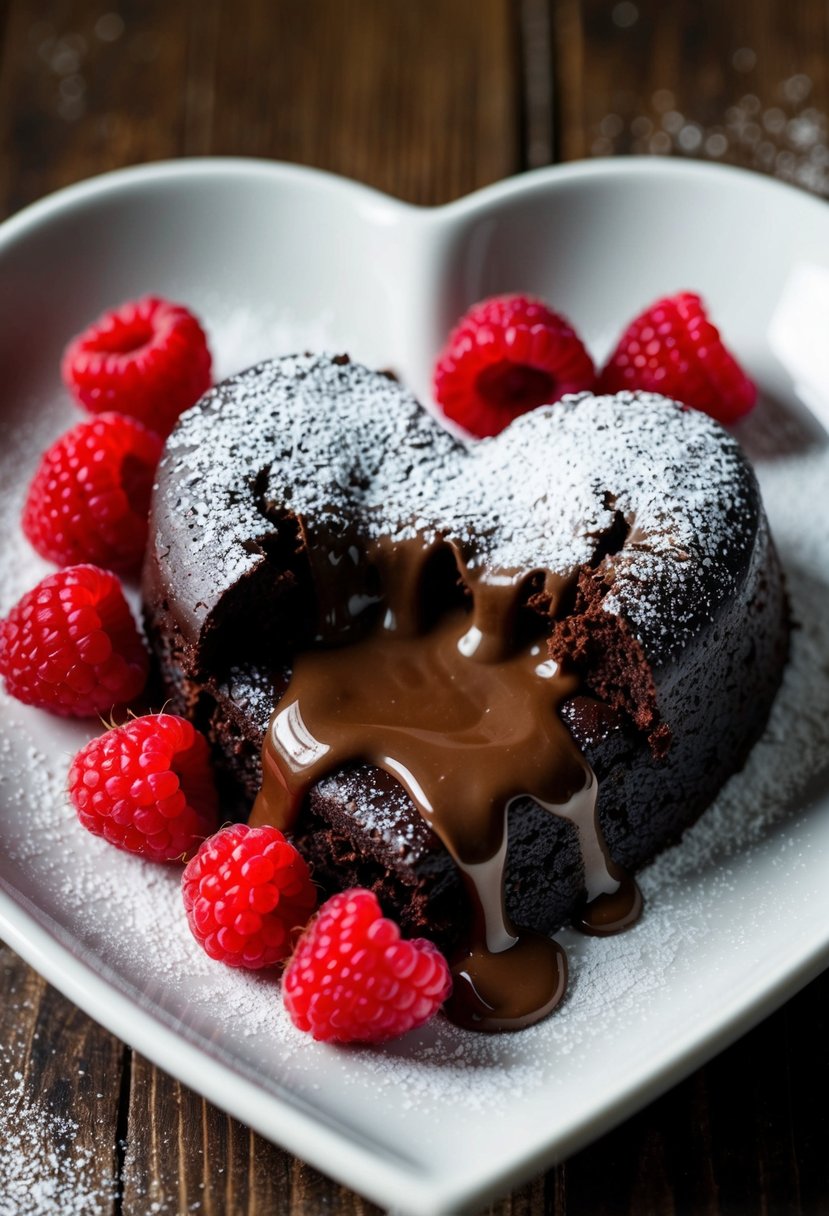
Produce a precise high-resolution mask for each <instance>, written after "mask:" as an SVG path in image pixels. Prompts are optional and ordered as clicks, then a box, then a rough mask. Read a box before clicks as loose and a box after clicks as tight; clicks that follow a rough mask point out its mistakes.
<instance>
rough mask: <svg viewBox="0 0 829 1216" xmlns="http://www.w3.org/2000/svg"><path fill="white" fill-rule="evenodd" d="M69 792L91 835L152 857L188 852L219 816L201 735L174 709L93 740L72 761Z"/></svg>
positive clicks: (171, 858)
mask: <svg viewBox="0 0 829 1216" xmlns="http://www.w3.org/2000/svg"><path fill="white" fill-rule="evenodd" d="M69 797H70V799H71V801H72V805H73V806H74V808H75V810H76V811H77V812H78V819H79V820H80V821H81V823H82V824H83V826H84V827H85V828H86V829H87V830H88V831H90V832H92V833H93V835H95V836H103V838H104V839H105V840H108V841H109V843H110V844H114V845H115V846H116V847H117V848H119V849H125V850H126V851H127V852H128V853H141V854H142V855H143V856H144V857H149V858H150V860H151V861H176V860H181V859H183V858H184V857H186V856H189V855H190V854H191V853H192V852H193V850H194V849H195V848H196V846H197V845H198V844H199V843H200V842H201V841H202V840H204V838H205V836H208V835H209V834H210V833H211V832H214V831H215V830H216V824H217V822H218V798H217V795H216V787H215V785H214V783H213V773H212V770H211V768H210V757H209V754H208V749H207V741H206V740H205V738H204V736H203V735H200V734H199V733H198V731H197V730H195V729H194V727H193V726H192V724H191V723H190V722H188V721H187V720H186V719H185V718H178V717H176V716H175V715H174V714H146V715H145V716H144V717H143V718H132V719H131V720H130V721H129V722H127V723H126V724H125V725H124V726H118V727H115V728H114V729H113V730H108V731H107V732H106V734H103V735H99V736H98V738H97V739H92V740H91V742H89V743H87V745H86V747H82V748H81V750H80V751H79V752H78V754H77V756H76V757H75V759H74V760H73V761H72V767H71V768H70V770H69Z"/></svg>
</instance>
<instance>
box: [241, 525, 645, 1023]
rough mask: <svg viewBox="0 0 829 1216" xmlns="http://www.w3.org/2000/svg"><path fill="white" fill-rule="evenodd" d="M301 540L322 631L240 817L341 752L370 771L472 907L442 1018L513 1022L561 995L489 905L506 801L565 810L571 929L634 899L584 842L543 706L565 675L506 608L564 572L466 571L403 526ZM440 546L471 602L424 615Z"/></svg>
mask: <svg viewBox="0 0 829 1216" xmlns="http://www.w3.org/2000/svg"><path fill="white" fill-rule="evenodd" d="M309 552H316V554H317V556H316V557H315V558H314V559H313V560H314V575H315V578H314V582H315V586H316V587H317V588H318V589H319V593H318V604H319V618H320V619H319V627H318V628H319V636H318V640H319V641H320V642H324V641H328V642H331V641H334V642H339V643H340V644H339V645H334V646H333V647H329V648H322V647H321V648H319V649H313V650H308V651H306V652H304V653H302V654H300V655H299V656H297V658H296V659H295V662H294V668H293V674H292V677H291V681H290V684H289V686H288V689H287V691H286V692H285V694H284V696H283V698H282V700H281V701H280V703H279V705H278V707H277V709H276V710H275V712H274V714H273V716H272V718H271V722H270V725H269V727H268V731H267V733H266V736H265V743H264V747H263V770H264V778H263V785H262V789H261V792H260V794H259V797H258V798H257V800H256V804H255V806H254V809H253V813H252V815H251V818H250V822H251V824H254V825H261V824H266V823H267V824H273V825H275V826H277V827H279V828H281V829H283V830H290V829H291V827H292V826H293V824H294V823H295V822H296V818H297V816H298V814H299V812H300V809H301V807H302V805H303V802H304V800H305V797H306V795H307V794H308V792H309V790H310V789H311V787H312V786H313V785H315V784H316V783H317V782H318V781H320V780H321V779H322V778H323V777H325V776H326V775H328V774H329V773H331V772H334V771H336V770H338V769H341V768H343V767H345V766H347V765H348V764H351V763H353V762H355V761H366V762H370V763H373V764H376V765H377V766H378V767H379V768H382V769H385V770H386V772H388V773H390V774H391V775H392V776H393V777H395V778H396V779H397V780H398V781H399V782H400V783H401V785H402V786H403V787H404V788H405V790H406V791H407V793H408V794H409V796H410V797H411V799H412V801H413V803H414V804H415V806H416V807H417V809H418V811H419V812H420V814H421V815H422V816H423V817H424V819H425V820H426V821H427V822H428V823H429V825H430V827H431V828H432V829H433V830H434V831H435V833H436V834H437V836H438V837H439V838H440V840H441V841H442V842H443V844H444V846H445V847H446V848H447V850H448V851H449V853H450V854H451V856H452V858H453V859H454V861H455V864H456V865H457V867H458V869H459V871H460V873H461V876H462V878H463V881H464V885H465V887H466V890H467V893H468V896H469V900H470V904H471V907H472V911H473V918H472V929H471V932H470V935H469V939H468V941H467V942H466V944H465V947H464V949H463V950H462V952H461V955H460V957H458V958H457V959H455V960H454V963H453V968H452V970H453V976H454V989H453V993H452V996H451V997H450V999H449V1002H448V1003H447V1006H446V1011H447V1013H448V1015H449V1016H450V1017H451V1018H452V1020H453V1021H455V1022H457V1023H458V1024H460V1025H462V1026H467V1027H470V1028H474V1029H478V1030H513V1029H519V1028H521V1027H523V1026H527V1025H530V1024H531V1023H533V1022H535V1021H538V1020H539V1019H540V1018H542V1017H544V1016H545V1015H546V1014H547V1013H549V1012H550V1011H551V1010H552V1009H553V1008H554V1007H555V1006H556V1005H557V1004H558V1003H559V1001H560V1000H561V998H562V996H563V994H564V990H565V987H566V981H567V960H566V956H565V954H564V951H563V950H562V949H561V947H560V946H559V945H558V944H557V943H556V942H554V941H553V940H552V939H551V938H548V937H546V936H544V935H543V934H538V933H535V932H532V931H530V930H527V929H523V928H521V927H520V926H516V925H514V924H513V923H512V922H511V920H510V918H509V917H508V915H507V913H506V908H505V904H504V867H505V862H506V854H507V843H508V842H507V811H508V808H509V806H510V804H511V803H512V802H513V800H515V799H517V798H520V797H522V796H529V797H531V798H533V799H534V800H535V801H536V802H537V803H538V804H539V805H541V806H542V807H544V809H545V810H547V811H549V812H550V813H551V814H553V815H559V816H562V817H563V818H566V819H569V820H571V821H572V823H573V824H574V826H575V828H576V831H577V834H578V839H579V844H580V848H581V855H582V861H583V865H584V874H585V889H586V898H585V904H584V907H583V910H582V915H581V919H580V922H579V927H580V928H582V929H583V930H584V931H585V932H588V933H596V934H606V933H612V932H616V931H618V930H620V929H623V928H625V927H627V926H628V925H629V924H631V923H633V921H634V920H635V919H636V918H637V916H638V915H639V911H640V909H641V897H640V895H639V891H638V888H637V886H636V884H635V882H634V881H633V880H632V879H631V878H630V877H629V876H628V875H626V874H625V873H623V872H622V871H621V870H620V869H619V868H618V867H617V866H615V865H614V863H613V862H612V861H611V860H610V857H609V855H608V852H607V849H606V846H605V843H604V840H603V838H602V835H601V831H600V829H599V825H598V821H597V817H596V795H597V781H596V778H595V776H594V774H593V772H592V770H591V769H590V766H589V765H588V764H587V761H586V760H585V759H584V757H583V756H582V755H581V752H580V751H579V749H578V748H577V747H576V744H575V743H574V741H573V739H572V737H571V735H570V733H569V731H568V730H567V728H566V727H565V725H564V724H563V722H562V721H561V719H560V717H559V715H558V708H559V706H560V704H561V702H562V701H563V700H564V699H565V698H566V697H568V696H571V695H572V694H573V693H574V692H575V691H576V689H577V687H578V684H579V681H578V678H577V677H576V676H574V675H570V674H565V673H563V672H562V671H561V670H560V668H559V666H558V664H557V663H555V662H554V661H553V660H551V659H550V658H548V657H547V653H546V646H545V638H544V636H543V633H542V632H541V629H542V625H543V619H542V618H541V617H540V616H537V615H536V616H535V621H536V628H535V631H534V632H533V631H528V630H527V628H526V623H527V622H526V621H525V620H522V616H521V608H522V605H523V604H525V603H526V599H527V595H528V589H531V588H537V589H538V590H537V591H536V594H539V595H541V596H543V598H544V600H545V602H546V605H547V608H546V613H545V617H544V619H546V620H549V616H550V615H552V614H554V613H555V611H556V608H557V605H558V603H559V601H560V599H561V596H562V593H563V592H564V591H565V590H566V589H567V585H568V580H567V579H564V578H561V577H558V576H553V575H551V574H550V573H548V572H539V571H532V572H510V571H505V572H501V573H493V572H492V571H485V572H478V571H475V570H471V569H470V568H469V567H468V566H467V565H466V564H465V563H464V562H463V560H462V558H461V556H460V554H459V553H458V552H457V551H456V550H455V549H454V547H452V546H450V545H449V544H447V543H446V542H442V541H437V542H425V541H423V540H422V539H420V538H415V539H412V540H406V541H397V542H393V541H391V540H388V539H385V540H379V541H376V542H374V543H373V544H372V545H371V546H370V547H369V550H368V552H367V553H366V554H365V560H363V559H362V558H361V556H360V554H361V552H364V550H361V548H360V547H359V546H356V545H352V544H348V543H345V544H342V543H341V544H340V545H339V547H338V548H337V550H336V551H335V550H334V549H333V548H332V547H331V546H324V547H322V548H321V549H320V548H319V547H317V546H314V547H313V548H310V547H309ZM447 558H448V559H449V560H450V561H454V563H455V565H456V581H457V577H458V576H459V579H460V584H462V585H463V586H464V587H466V588H467V589H468V591H469V593H470V594H471V599H472V605H471V612H470V611H469V610H468V607H467V606H464V604H463V603H459V604H458V605H457V606H454V607H450V608H448V609H447V610H445V611H442V612H441V613H440V614H439V615H437V616H435V617H434V619H431V616H430V608H432V613H434V608H433V607H432V597H431V596H430V595H429V594H428V588H429V571H430V568H434V564H435V563H440V562H441V561H444V564H445V559H447ZM332 575H333V577H332ZM460 584H459V585H460ZM371 606H376V607H377V609H378V610H379V611H380V614H381V615H380V619H379V620H378V621H377V623H376V624H375V626H374V628H372V629H371V631H370V632H369V633H367V634H366V635H365V636H363V637H361V638H359V639H358V640H356V641H355V640H349V641H348V644H345V645H343V644H342V643H343V642H344V641H345V640H346V638H347V637H348V634H349V631H350V632H351V635H352V638H353V630H354V622H355V618H356V617H357V616H358V615H359V614H360V613H362V612H364V611H365V610H366V608H368V607H371ZM441 606H442V607H445V606H444V605H441ZM525 615H533V614H525Z"/></svg>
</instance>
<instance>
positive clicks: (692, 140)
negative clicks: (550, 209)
mask: <svg viewBox="0 0 829 1216" xmlns="http://www.w3.org/2000/svg"><path fill="white" fill-rule="evenodd" d="M553 12H554V37H555V41H556V45H557V47H558V54H557V57H556V78H557V81H558V99H559V106H558V115H559V130H558V147H559V152H560V156H561V159H563V160H573V159H578V158H579V157H584V156H590V155H595V154H600V155H609V154H619V153H628V152H637V153H652V152H657V153H670V152H673V153H678V154H680V155H707V156H709V157H711V158H714V159H721V160H723V161H728V162H732V163H736V164H742V165H746V166H749V167H752V168H760V169H767V170H771V169H774V168H775V165H774V163H773V160H772V161H769V160H767V159H764V158H765V157H766V156H767V149H763V150H762V151H761V145H762V144H763V143H764V142H765V143H769V142H771V143H772V144H775V143H777V142H780V141H776V140H774V139H773V138H772V139H769V135H770V133H769V132H768V131H767V130H765V129H764V127H763V123H762V119H763V111H766V110H768V109H772V108H779V109H780V110H781V112H782V113H783V114H784V116H785V117H789V116H791V115H792V113H794V112H795V110H797V109H803V108H804V107H806V106H809V107H813V108H814V110H815V112H816V113H818V114H822V115H824V116H825V115H826V113H827V111H829V70H828V69H827V65H828V64H829V5H826V4H822V3H818V2H809V0H799V2H796V3H786V4H784V3H772V2H770V0H769V2H766V3H756V0H729V2H728V3H727V4H723V3H721V0H677V2H676V3H671V4H664V3H662V2H661V0H637V3H636V4H633V3H631V2H630V0H622V2H621V3H606V2H605V0H558V2H557V3H555V4H554V5H553ZM793 78H795V79H794V80H793ZM743 101H745V102H746V118H747V120H748V119H750V120H751V121H753V122H754V123H756V124H757V127H758V130H757V131H756V132H754V131H749V132H748V133H747V135H748V138H746V137H745V136H746V132H742V134H740V133H739V130H738V129H737V128H738V126H739V124H738V123H736V122H733V123H731V124H730V123H729V120H728V115H729V111H731V110H732V109H733V108H734V107H739V106H740V103H741V102H743ZM737 117H739V116H737ZM683 127H684V128H685V140H686V142H687V145H688V146H687V147H683V144H682V142H681V140H680V139H679V136H680V135H681V133H682V130H683ZM697 134H699V135H700V137H701V138H700V142H699V143H697V142H696V137H697ZM712 134H721V135H723V136H724V137H725V139H726V141H727V146H726V147H725V148H724V149H722V150H721V151H718V150H717V149H718V148H719V147H721V141H717V142H716V143H714V145H713V147H712V146H711V145H709V146H708V147H706V145H705V139H706V137H707V136H710V135H712Z"/></svg>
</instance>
